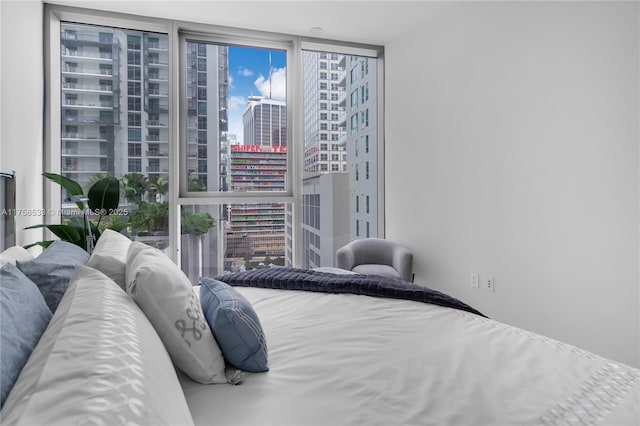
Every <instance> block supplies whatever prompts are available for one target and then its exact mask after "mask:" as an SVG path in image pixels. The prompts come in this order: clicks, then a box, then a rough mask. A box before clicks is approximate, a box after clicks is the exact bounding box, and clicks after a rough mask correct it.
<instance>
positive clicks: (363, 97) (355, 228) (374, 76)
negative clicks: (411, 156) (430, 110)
mask: <svg viewBox="0 0 640 426" xmlns="http://www.w3.org/2000/svg"><path fill="white" fill-rule="evenodd" d="M341 64H343V66H344V70H343V72H342V73H341V75H340V79H339V85H340V86H341V87H344V88H345V95H346V96H345V97H344V98H343V99H344V103H343V104H342V105H344V114H342V115H341V118H340V126H344V127H345V128H346V136H345V139H344V140H345V144H346V148H347V162H348V164H349V165H348V170H349V217H350V218H351V221H352V223H351V224H349V234H350V239H351V240H354V239H357V238H369V237H377V236H378V116H377V104H378V96H377V83H378V73H377V66H376V59H374V58H369V57H364V56H344V57H343V60H342V62H341Z"/></svg>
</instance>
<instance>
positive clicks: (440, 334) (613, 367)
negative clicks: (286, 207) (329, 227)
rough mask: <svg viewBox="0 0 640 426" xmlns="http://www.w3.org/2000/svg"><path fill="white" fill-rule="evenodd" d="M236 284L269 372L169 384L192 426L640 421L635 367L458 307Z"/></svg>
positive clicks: (639, 389) (639, 380)
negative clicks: (257, 324) (256, 320)
mask: <svg viewBox="0 0 640 426" xmlns="http://www.w3.org/2000/svg"><path fill="white" fill-rule="evenodd" d="M237 289H238V290H239V291H240V292H241V293H242V294H243V295H244V296H245V297H246V298H247V299H248V300H249V301H250V302H251V303H252V304H253V306H254V308H255V310H256V312H257V313H258V315H259V317H260V320H261V322H262V326H263V328H264V330H265V334H266V338H267V344H268V349H269V367H270V371H269V372H266V373H257V374H247V375H246V377H245V380H244V382H243V383H242V384H241V385H237V386H232V385H201V384H198V383H195V382H193V381H191V380H190V379H188V378H187V377H185V376H181V377H180V379H181V383H182V386H183V388H184V392H185V395H186V398H187V403H188V405H189V409H190V410H191V412H192V415H193V419H194V421H195V423H196V424H197V425H208V424H219V425H307V424H308V425H312V424H315V425H376V424H379V425H390V424H393V425H401V424H402V425H413V424H421V425H426V424H434V425H444V424H451V425H514V424H604V425H624V424H629V425H631V424H639V423H640V409H639V406H640V372H639V370H637V369H633V368H630V367H628V366H625V365H621V364H617V363H614V362H611V361H609V360H606V359H603V358H600V357H598V356H596V355H593V354H591V353H589V352H585V351H583V350H580V349H577V348H575V347H572V346H569V345H566V344H563V343H560V342H557V341H554V340H551V339H548V338H545V337H542V336H539V335H536V334H533V333H529V332H526V331H523V330H520V329H517V328H514V327H510V326H507V325H504V324H501V323H499V322H496V321H493V320H489V319H485V318H482V317H479V316H476V315H473V314H470V313H466V312H462V311H458V310H454V309H448V308H443V307H439V306H434V305H429V304H424V303H420V302H412V301H403V300H395V299H383V298H373V297H368V296H357V295H348V294H347V295H345V294H341V295H338V294H325V293H312V292H302V291H292V290H270V289H257V288H243V287H237Z"/></svg>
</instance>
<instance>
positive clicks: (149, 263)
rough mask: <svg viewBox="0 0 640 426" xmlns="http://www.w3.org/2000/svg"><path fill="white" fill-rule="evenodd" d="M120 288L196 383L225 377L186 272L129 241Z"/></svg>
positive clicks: (160, 256)
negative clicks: (123, 289)
mask: <svg viewBox="0 0 640 426" xmlns="http://www.w3.org/2000/svg"><path fill="white" fill-rule="evenodd" d="M126 289H127V293H129V294H130V295H131V297H132V298H133V300H135V302H136V303H137V304H138V306H140V308H141V309H142V311H143V312H144V313H145V315H146V316H147V318H149V321H151V324H153V327H154V328H155V329H156V331H157V332H158V335H159V336H160V338H161V339H162V342H163V343H164V345H165V347H166V348H167V351H168V352H169V355H171V358H172V359H173V362H174V363H175V364H176V366H177V367H178V368H180V369H181V370H182V371H183V372H185V373H186V374H187V375H188V376H189V377H191V378H192V379H193V380H195V381H197V382H200V383H205V384H207V383H225V382H226V381H227V380H226V377H225V365H224V358H223V357H222V353H221V352H220V348H219V347H218V344H217V343H216V341H215V339H214V338H213V334H212V333H211V329H210V328H209V325H208V324H207V321H206V319H205V317H204V314H203V313H202V308H201V307H200V302H199V300H198V298H197V297H196V294H195V293H194V291H193V286H192V284H191V282H190V281H189V279H188V278H187V276H186V275H185V274H184V273H183V272H182V271H181V270H180V268H178V266H177V265H176V264H175V263H173V262H172V261H171V259H169V257H167V256H166V255H165V254H164V253H162V252H161V251H160V250H158V249H156V248H153V247H150V246H148V245H146V244H143V243H141V242H138V241H135V242H133V243H132V244H131V246H130V247H129V252H128V254H127V267H126Z"/></svg>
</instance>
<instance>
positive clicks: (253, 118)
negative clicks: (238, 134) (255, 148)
mask: <svg viewBox="0 0 640 426" xmlns="http://www.w3.org/2000/svg"><path fill="white" fill-rule="evenodd" d="M242 124H243V129H244V132H243V138H244V144H245V145H260V146H287V105H286V103H285V102H283V101H275V100H273V99H265V98H263V97H260V96H249V98H248V99H247V108H246V109H245V111H244V114H243V115H242Z"/></svg>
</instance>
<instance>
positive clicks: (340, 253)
mask: <svg viewBox="0 0 640 426" xmlns="http://www.w3.org/2000/svg"><path fill="white" fill-rule="evenodd" d="M336 266H337V267H338V268H340V269H346V270H348V271H353V272H357V273H359V274H367V275H380V276H383V277H391V278H400V279H402V280H405V281H413V253H411V252H410V251H409V250H408V249H407V248H405V247H403V246H401V245H400V244H398V243H394V242H393V241H389V240H385V239H381V238H363V239H359V240H353V241H351V242H350V243H349V244H347V245H346V246H344V247H341V248H339V249H338V250H337V251H336Z"/></svg>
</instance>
